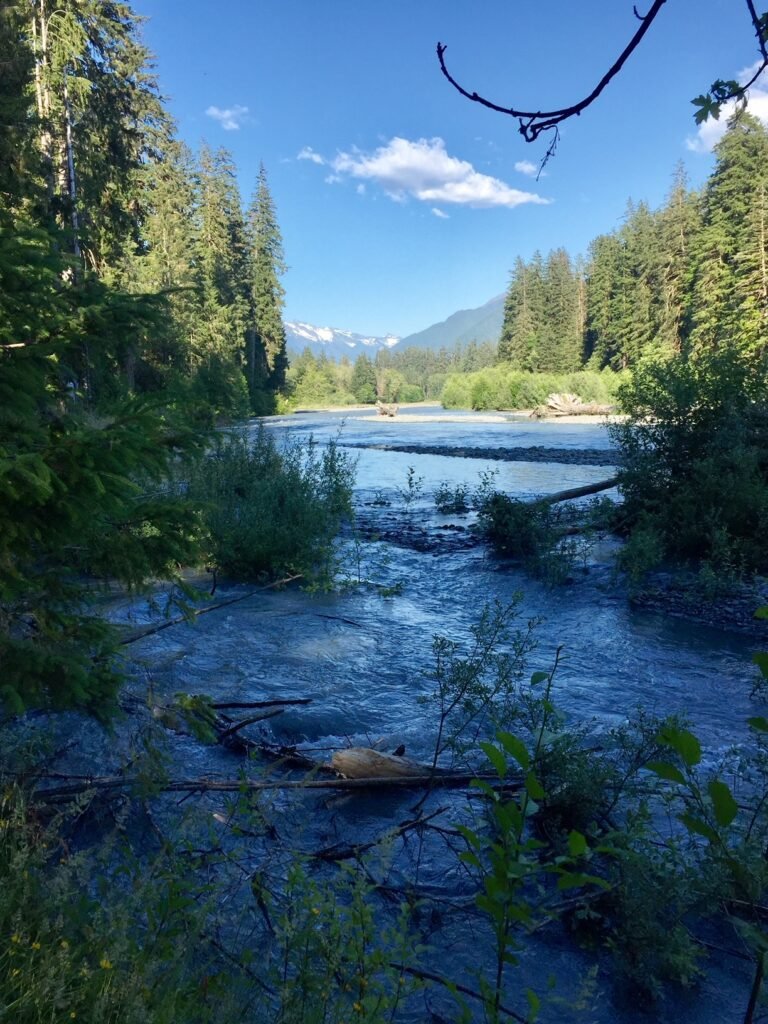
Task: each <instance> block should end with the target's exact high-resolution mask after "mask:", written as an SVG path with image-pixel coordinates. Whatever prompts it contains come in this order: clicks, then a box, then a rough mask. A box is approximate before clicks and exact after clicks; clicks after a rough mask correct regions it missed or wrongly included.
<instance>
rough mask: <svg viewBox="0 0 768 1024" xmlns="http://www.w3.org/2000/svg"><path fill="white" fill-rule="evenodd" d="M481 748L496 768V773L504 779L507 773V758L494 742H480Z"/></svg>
mask: <svg viewBox="0 0 768 1024" xmlns="http://www.w3.org/2000/svg"><path fill="white" fill-rule="evenodd" d="M480 749H481V750H482V752H483V753H484V754H485V756H486V757H487V758H488V760H489V761H490V762H491V764H492V765H493V767H494V768H495V769H496V774H497V775H498V776H499V778H500V779H503V778H504V776H505V775H506V774H507V759H506V757H504V754H503V753H502V752H501V751H500V750H499V748H498V747H495V746H494V745H493V744H492V743H484V742H481V743H480Z"/></svg>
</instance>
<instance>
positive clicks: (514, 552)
mask: <svg viewBox="0 0 768 1024" xmlns="http://www.w3.org/2000/svg"><path fill="white" fill-rule="evenodd" d="M480 528H481V530H482V532H483V534H484V536H485V537H486V539H487V540H489V541H490V543H491V544H492V545H493V547H494V548H495V550H496V551H497V552H498V553H499V554H500V555H504V556H505V557H507V558H519V559H523V560H525V559H529V558H532V557H536V556H538V555H541V554H542V553H543V552H544V551H545V550H548V549H549V548H550V547H551V546H552V544H553V543H554V540H555V537H554V533H553V529H552V522H551V511H550V508H549V506H547V505H532V504H530V503H528V502H524V501H519V500H518V499H517V498H510V497H508V496H507V495H506V494H501V493H500V492H498V491H496V492H495V493H493V494H492V495H491V496H490V497H489V498H488V500H487V501H486V502H485V503H484V505H483V507H482V508H481V509H480Z"/></svg>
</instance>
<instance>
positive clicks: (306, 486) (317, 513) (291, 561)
mask: <svg viewBox="0 0 768 1024" xmlns="http://www.w3.org/2000/svg"><path fill="white" fill-rule="evenodd" d="M354 469H355V466H354V461H353V460H352V459H351V458H350V457H349V456H348V455H347V454H346V453H344V452H342V451H340V449H339V446H338V444H337V443H336V442H335V441H331V442H329V443H328V444H327V445H325V446H320V445H319V444H317V442H315V441H314V440H313V439H312V438H310V439H309V440H307V441H287V442H286V444H285V445H284V446H282V447H280V448H278V446H277V444H276V443H275V440H274V437H273V436H272V435H271V434H270V433H269V432H268V431H267V430H266V428H264V427H263V426H262V427H260V428H259V430H258V432H257V433H256V434H255V436H253V435H249V434H248V433H247V432H245V431H241V432H237V433H228V434H226V435H224V436H223V437H222V438H221V439H220V440H219V442H218V444H217V446H216V448H215V450H214V451H213V452H212V453H211V454H210V455H209V457H208V458H206V459H204V460H203V461H202V462H201V463H200V464H199V466H197V467H196V469H195V471H194V474H193V476H192V478H191V479H190V482H189V497H190V498H191V499H192V500H193V501H194V502H196V503H199V504H200V505H201V506H202V514H203V518H204V523H205V527H206V529H207V531H208V535H209V545H210V561H211V563H212V564H213V565H214V566H215V568H216V569H218V570H220V571H221V572H223V573H225V574H226V575H228V576H231V577H233V578H235V579H241V580H245V579H258V578H263V577H269V578H273V577H277V576H280V575H281V574H284V573H287V572H297V573H301V574H302V575H305V576H311V577H314V578H317V577H318V576H322V574H323V573H324V572H327V570H328V569H329V566H330V563H331V555H332V544H333V539H334V537H335V536H336V534H337V533H338V531H339V528H340V526H341V524H342V522H343V521H344V520H345V519H347V518H351V516H352V485H353V481H354Z"/></svg>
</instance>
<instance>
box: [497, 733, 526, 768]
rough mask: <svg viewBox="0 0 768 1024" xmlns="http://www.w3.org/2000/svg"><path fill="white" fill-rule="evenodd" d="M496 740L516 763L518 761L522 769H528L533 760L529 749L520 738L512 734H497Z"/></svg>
mask: <svg viewBox="0 0 768 1024" xmlns="http://www.w3.org/2000/svg"><path fill="white" fill-rule="evenodd" d="M496 738H497V739H498V741H499V743H500V744H501V745H502V747H504V749H505V750H506V752H507V753H508V754H509V755H510V757H513V758H514V759H515V761H517V763H518V764H519V765H520V767H521V768H527V767H528V765H529V763H530V760H531V758H530V755H529V753H528V748H527V747H526V745H525V744H524V743H523V741H522V740H521V739H520V737H519V736H514V735H513V734H512V733H511V732H499V733H497V734H496Z"/></svg>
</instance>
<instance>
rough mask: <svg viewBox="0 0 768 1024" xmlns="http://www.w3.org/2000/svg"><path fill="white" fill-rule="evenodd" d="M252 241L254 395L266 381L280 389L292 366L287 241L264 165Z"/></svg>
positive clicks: (250, 234) (251, 378)
mask: <svg viewBox="0 0 768 1024" xmlns="http://www.w3.org/2000/svg"><path fill="white" fill-rule="evenodd" d="M248 243H249V249H250V254H249V255H250V301H251V316H252V318H253V324H252V328H253V342H252V349H251V352H250V353H249V368H248V373H249V385H250V388H251V394H252V395H253V393H254V391H255V390H256V389H257V388H258V387H259V386H260V385H262V386H263V384H266V386H267V387H268V388H269V389H271V390H272V391H279V390H280V389H281V388H282V387H283V386H284V385H285V372H286V370H287V368H288V355H287V352H286V347H285V327H284V325H283V298H284V296H285V290H284V288H283V286H282V284H281V283H280V278H281V276H282V275H283V274H284V273H285V269H286V267H285V257H284V255H283V240H282V236H281V234H280V228H279V225H278V223H277V214H276V212H275V204H274V201H273V199H272V194H271V192H270V190H269V184H268V182H267V172H266V170H265V168H264V165H263V164H262V165H261V167H260V168H259V177H258V180H257V183H256V191H255V193H254V196H253V201H252V202H251V206H250V209H249V211H248ZM262 361H263V362H262ZM260 362H261V363H262V366H263V367H264V370H265V371H266V380H264V381H260V380H259V369H260V366H259V363H260Z"/></svg>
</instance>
